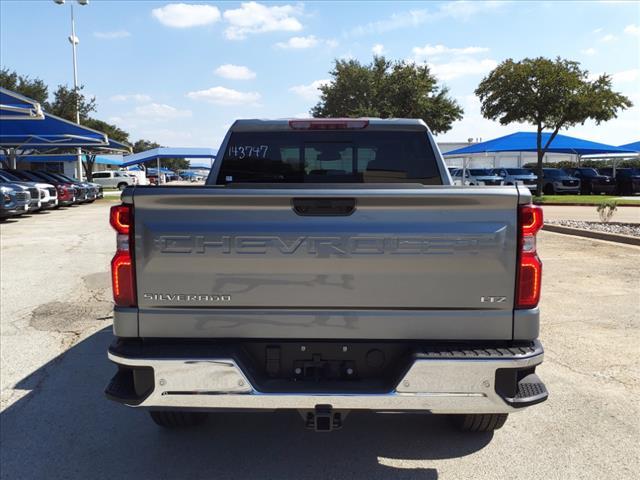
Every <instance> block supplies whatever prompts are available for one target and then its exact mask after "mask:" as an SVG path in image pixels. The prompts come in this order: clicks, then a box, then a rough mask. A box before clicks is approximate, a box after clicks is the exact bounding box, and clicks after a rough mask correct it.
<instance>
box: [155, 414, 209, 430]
mask: <svg viewBox="0 0 640 480" xmlns="http://www.w3.org/2000/svg"><path fill="white" fill-rule="evenodd" d="M149 415H151V419H152V420H153V421H154V422H155V423H156V425H159V426H161V427H163V428H185V427H194V426H196V425H200V424H202V423H204V421H205V420H206V419H207V414H206V413H203V412H180V411H173V410H152V411H150V412H149Z"/></svg>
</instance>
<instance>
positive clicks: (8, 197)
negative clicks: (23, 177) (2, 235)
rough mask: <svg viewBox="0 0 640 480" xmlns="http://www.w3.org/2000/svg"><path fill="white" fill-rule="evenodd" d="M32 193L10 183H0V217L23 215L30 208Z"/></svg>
mask: <svg viewBox="0 0 640 480" xmlns="http://www.w3.org/2000/svg"><path fill="white" fill-rule="evenodd" d="M29 199H30V195H29V194H28V193H24V192H23V191H22V190H21V189H17V188H14V187H12V186H9V185H0V219H4V218H7V217H13V216H16V215H22V214H23V213H24V212H26V211H27V210H28V209H29Z"/></svg>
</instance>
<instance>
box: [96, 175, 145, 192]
mask: <svg viewBox="0 0 640 480" xmlns="http://www.w3.org/2000/svg"><path fill="white" fill-rule="evenodd" d="M93 182H94V183H97V184H99V185H102V186H103V187H112V188H117V189H118V190H124V189H125V188H126V187H128V186H130V185H135V184H136V183H137V182H136V179H135V177H132V176H130V175H129V174H127V173H126V172H120V171H117V170H105V171H103V172H94V174H93Z"/></svg>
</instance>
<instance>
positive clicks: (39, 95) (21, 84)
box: [0, 68, 49, 108]
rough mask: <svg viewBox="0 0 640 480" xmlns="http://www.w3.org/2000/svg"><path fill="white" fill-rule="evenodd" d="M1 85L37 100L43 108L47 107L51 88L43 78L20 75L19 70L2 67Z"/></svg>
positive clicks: (0, 71)
mask: <svg viewBox="0 0 640 480" xmlns="http://www.w3.org/2000/svg"><path fill="white" fill-rule="evenodd" d="M0 87H3V88H6V89H7V90H11V91H13V92H17V93H19V94H20V95H24V96H25V97H28V98H31V99H33V100H35V101H36V102H38V103H39V104H40V105H41V106H42V108H44V107H45V105H46V103H47V98H48V97H49V89H48V88H47V86H46V85H45V83H44V82H43V81H42V80H40V79H39V78H33V79H31V78H29V77H27V76H23V75H18V73H17V72H15V71H11V70H9V69H8V68H3V69H0Z"/></svg>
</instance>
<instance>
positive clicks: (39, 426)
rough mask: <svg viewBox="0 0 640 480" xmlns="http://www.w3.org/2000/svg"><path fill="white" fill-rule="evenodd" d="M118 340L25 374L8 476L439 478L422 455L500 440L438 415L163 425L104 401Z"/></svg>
mask: <svg viewBox="0 0 640 480" xmlns="http://www.w3.org/2000/svg"><path fill="white" fill-rule="evenodd" d="M110 341H111V330H110V329H104V330H101V331H99V332H97V333H96V334H94V335H92V336H91V337H89V338H87V339H86V340H84V341H82V342H80V343H79V344H77V345H75V346H74V347H73V348H71V349H70V350H69V351H67V352H66V353H65V354H63V355H61V356H60V357H58V358H56V359H55V360H53V361H51V362H49V363H48V364H47V365H45V366H44V367H42V368H41V369H39V370H38V371H36V372H34V373H33V374H31V375H30V376H28V377H27V378H25V379H23V380H22V381H20V383H19V384H18V385H17V388H18V389H22V390H31V391H30V392H29V393H28V394H27V395H26V396H25V397H23V398H22V399H20V400H19V401H17V402H16V403H14V404H13V405H11V406H10V407H9V408H7V409H6V410H5V411H4V412H2V414H1V415H0V443H1V444H2V449H1V452H0V465H1V467H0V476H1V477H2V478H6V479H9V478H20V479H36V478H38V479H40V478H47V479H53V478H65V479H76V478H77V479H87V478H91V479H98V478H108V479H110V480H112V479H127V478H138V479H142V478H154V479H156V478H171V479H172V478H181V479H182V478H187V479H195V478H215V479H223V478H230V479H231V478H233V479H252V478H343V477H344V478H351V479H355V478H366V479H375V478H385V479H386V478H394V479H413V478H420V479H427V480H432V479H436V478H438V472H437V470H436V469H435V468H419V467H416V465H415V461H425V460H426V461H427V462H428V461H429V460H436V459H447V458H456V457H462V456H465V455H469V454H471V453H473V452H475V451H478V450H480V449H482V448H483V447H484V446H486V445H487V444H488V443H489V442H490V441H491V438H492V434H480V435H468V434H462V433H458V432H456V431H454V430H452V429H451V428H450V427H449V425H448V423H447V422H446V419H444V418H442V417H438V416H430V415H413V414H406V415H397V414H373V413H359V412H352V413H351V414H350V415H349V416H348V418H347V419H346V421H345V426H344V428H343V429H342V430H340V431H337V432H332V433H324V434H323V433H314V432H311V431H308V430H305V428H304V427H303V424H302V420H301V418H300V416H299V415H298V414H297V413H296V412H277V413H246V414H243V413H220V414H213V415H211V416H210V417H211V418H210V419H209V421H208V423H207V424H206V425H203V426H201V427H197V428H194V429H188V430H181V431H165V430H162V429H160V428H159V427H157V426H156V425H155V424H153V423H152V421H151V419H150V418H149V417H148V415H147V414H146V412H144V411H139V410H134V409H130V408H126V407H123V406H120V405H117V404H114V403H112V402H110V401H108V400H106V399H105V398H104V396H103V393H102V392H103V388H104V386H105V385H106V383H107V382H108V380H109V379H110V378H111V376H112V374H113V372H114V367H113V365H111V364H110V363H109V362H108V360H107V359H106V348H107V346H108V344H109V342H110ZM391 463H393V464H394V465H391ZM401 463H402V464H403V466H402V468H398V467H396V466H395V465H398V464H401Z"/></svg>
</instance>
